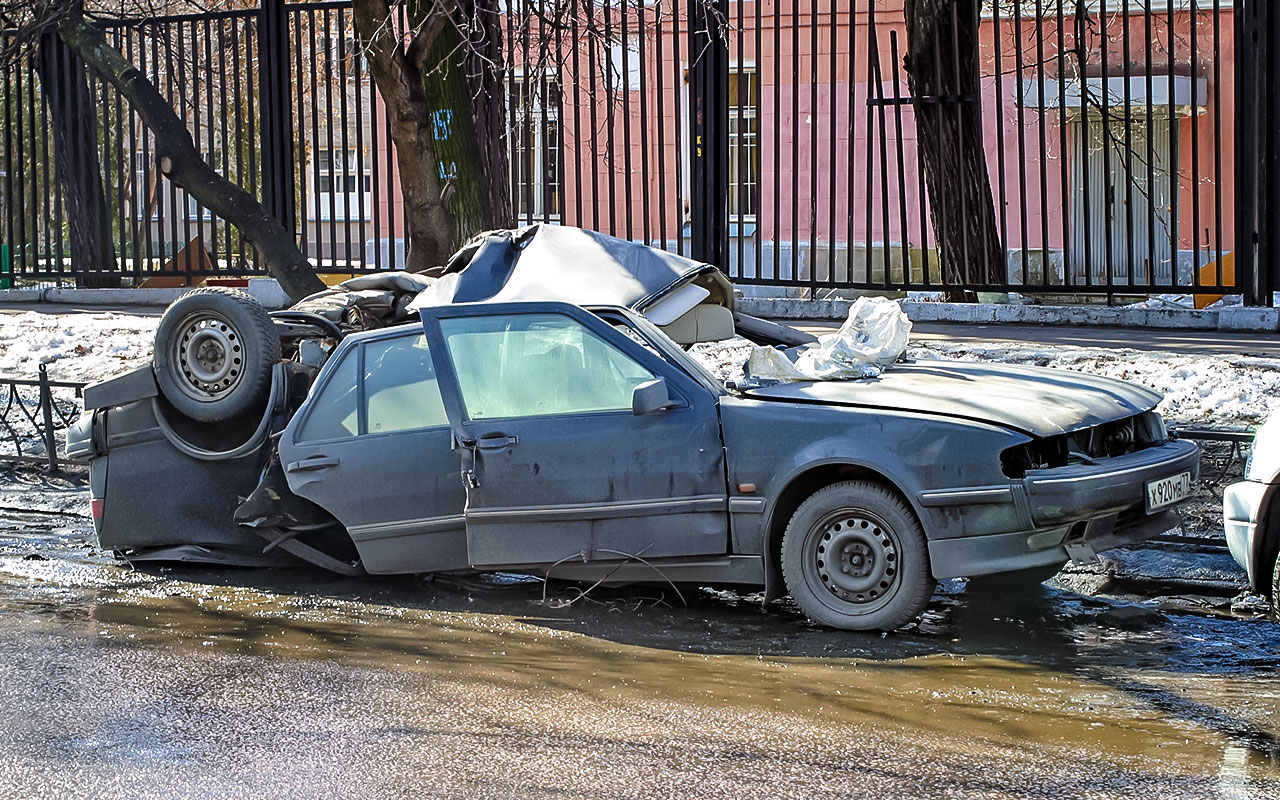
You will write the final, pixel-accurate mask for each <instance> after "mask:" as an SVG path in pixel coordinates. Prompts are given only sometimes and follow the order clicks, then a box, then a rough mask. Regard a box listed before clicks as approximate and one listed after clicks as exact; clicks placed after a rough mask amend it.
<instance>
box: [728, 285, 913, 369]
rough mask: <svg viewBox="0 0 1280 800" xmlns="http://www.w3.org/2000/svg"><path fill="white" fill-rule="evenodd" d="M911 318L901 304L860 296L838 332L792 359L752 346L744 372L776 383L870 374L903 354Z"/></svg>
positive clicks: (771, 349)
mask: <svg viewBox="0 0 1280 800" xmlns="http://www.w3.org/2000/svg"><path fill="white" fill-rule="evenodd" d="M910 338H911V321H910V320H909V319H907V315H906V314H904V313H902V307H901V306H899V305H898V304H897V303H895V302H894V301H892V300H889V299H887V298H884V297H859V298H858V299H857V300H856V301H855V302H854V304H853V305H852V306H851V307H850V308H849V318H848V319H847V320H845V322H844V324H843V325H841V326H840V330H838V331H836V332H835V333H831V334H827V335H826V336H820V337H818V343H817V344H816V345H811V346H809V347H807V348H805V349H804V350H802V351H801V352H800V353H799V355H798V356H797V357H796V359H795V360H794V361H792V360H791V359H789V358H787V356H786V355H785V354H783V353H781V352H780V351H778V350H775V349H773V348H771V347H755V348H753V349H752V351H751V357H750V358H749V359H748V360H747V370H746V371H747V375H748V376H750V377H752V378H764V379H771V380H780V381H836V380H845V379H849V378H874V377H876V376H877V375H879V374H880V371H881V370H883V369H885V368H886V367H888V366H890V365H891V364H893V362H895V361H897V360H898V359H899V358H901V357H902V354H903V352H905V351H906V349H907V342H908V341H909V340H910Z"/></svg>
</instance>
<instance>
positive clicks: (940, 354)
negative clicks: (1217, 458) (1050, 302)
mask: <svg viewBox="0 0 1280 800" xmlns="http://www.w3.org/2000/svg"><path fill="white" fill-rule="evenodd" d="M907 355H908V356H909V357H911V358H918V359H922V358H948V359H956V360H960V361H993V362H1000V363H1006V364H1026V365H1031V366H1041V367H1053V368H1055V369H1066V370H1072V371H1075V372H1084V373H1088V374H1090V375H1102V376H1105V377H1109V378H1119V379H1121V380H1126V381H1132V382H1134V383H1138V384H1141V385H1143V386H1147V387H1150V388H1152V389H1155V390H1156V391H1157V392H1160V393H1161V394H1163V395H1164V400H1163V402H1161V403H1160V405H1159V406H1158V408H1157V410H1158V411H1160V413H1161V414H1163V415H1164V416H1165V418H1166V419H1168V420H1170V421H1173V422H1177V423H1181V424H1195V425H1212V426H1215V427H1222V426H1230V427H1235V426H1245V425H1248V426H1252V425H1257V424H1259V423H1261V422H1262V421H1263V420H1264V419H1266V418H1267V417H1268V416H1269V415H1271V414H1273V413H1276V412H1280V359H1274V358H1261V357H1257V356H1243V355H1218V356H1206V355H1182V354H1178V353H1154V352H1146V351H1140V350H1130V349H1122V350H1111V349H1105V348H1096V347H1095V348H1077V347H1046V346H1043V345H1035V344H1021V343H1005V342H991V343H987V342H982V343H975V344H968V343H966V344H955V343H949V342H927V343H922V342H917V343H915V344H913V346H912V347H911V348H909V349H908V350H907Z"/></svg>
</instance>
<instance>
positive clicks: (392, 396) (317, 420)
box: [298, 333, 449, 442]
mask: <svg viewBox="0 0 1280 800" xmlns="http://www.w3.org/2000/svg"><path fill="white" fill-rule="evenodd" d="M361 355H363V370H358V365H359V364H360V363H361V361H362V359H361ZM361 388H363V390H364V391H363V398H364V399H363V406H362V405H361V401H360V397H361V392H360V389H361ZM448 424H449V418H448V416H447V415H446V414H445V410H444V402H443V401H442V400H441V398H440V387H439V385H438V384H437V383H436V374H435V367H434V365H433V364H432V363H431V354H430V353H429V352H428V351H427V338H426V337H425V336H424V335H422V334H420V333H419V334H409V335H406V336H397V337H394V338H391V339H377V340H374V341H372V342H366V343H364V344H362V345H361V346H360V347H359V348H354V349H352V350H349V351H347V353H346V354H344V355H343V356H342V362H341V363H339V364H338V366H337V368H336V369H335V370H334V372H333V375H332V376H331V377H330V378H329V381H328V382H327V383H326V384H325V385H324V388H323V389H321V390H320V394H319V395H318V396H317V397H316V399H315V401H314V404H313V406H312V409H311V412H310V415H309V416H308V417H307V419H306V422H305V423H304V424H303V426H302V428H301V430H300V431H299V433H298V440H299V441H305V442H317V441H325V440H329V439H344V438H348V437H351V436H358V435H367V434H379V433H392V432H395V431H408V430H418V429H422V428H433V427H443V426H446V425H448Z"/></svg>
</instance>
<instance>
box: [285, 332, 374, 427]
mask: <svg viewBox="0 0 1280 800" xmlns="http://www.w3.org/2000/svg"><path fill="white" fill-rule="evenodd" d="M356 356H357V352H356V350H354V349H352V350H348V351H347V352H346V353H344V354H343V356H342V361H341V362H339V364H338V366H337V368H336V369H334V371H333V374H332V375H331V376H330V377H329V382H328V383H326V384H325V385H324V388H323V389H322V390H321V391H320V396H319V397H317V398H316V399H315V402H314V403H313V404H312V406H311V412H310V413H309V414H308V415H307V419H306V422H304V423H303V425H302V429H301V430H300V431H298V439H299V440H300V441H304V442H318V441H323V440H325V439H344V438H346V437H348V436H355V435H356V433H358V432H359V430H360V428H359V416H358V414H357V411H356V396H357V394H358V392H357V389H356V377H357V376H356V362H357V361H359V359H358V358H357V357H356Z"/></svg>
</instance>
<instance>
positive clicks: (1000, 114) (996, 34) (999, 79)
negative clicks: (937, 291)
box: [991, 0, 1044, 284]
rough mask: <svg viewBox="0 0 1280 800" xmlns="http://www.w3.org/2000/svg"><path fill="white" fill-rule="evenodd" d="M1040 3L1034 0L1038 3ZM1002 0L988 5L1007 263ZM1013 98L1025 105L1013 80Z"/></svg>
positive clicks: (1002, 237) (1002, 241)
mask: <svg viewBox="0 0 1280 800" xmlns="http://www.w3.org/2000/svg"><path fill="white" fill-rule="evenodd" d="M1038 1H1039V0H1037V2H1038ZM1002 2H1005V0H993V2H992V3H991V41H992V49H993V50H994V52H993V54H992V57H993V58H994V59H995V81H996V172H997V173H998V174H997V177H996V183H997V186H998V189H997V191H998V195H999V203H1000V208H999V209H997V211H998V212H999V220H1000V249H1001V252H1003V253H1005V261H1006V262H1007V261H1008V260H1009V256H1008V251H1009V198H1008V176H1007V175H1006V172H1005V162H1006V160H1007V159H1006V157H1005V149H1004V139H1005V137H1004V125H1005V118H1004V51H1003V48H1002V46H1001V45H1002V42H1001V39H1000V33H1001V29H1000V4H1001V3H1002ZM1013 13H1014V14H1017V13H1018V9H1017V8H1016V7H1015V8H1014V12H1013ZM1013 90H1014V96H1015V97H1016V98H1018V99H1017V102H1016V105H1017V107H1018V108H1021V107H1022V106H1023V104H1024V102H1023V99H1022V98H1023V97H1024V95H1025V93H1024V92H1023V91H1022V84H1021V83H1020V82H1019V81H1018V80H1017V78H1016V77H1015V78H1014V82H1013ZM1039 100H1040V108H1041V110H1042V113H1043V109H1044V85H1043V84H1042V85H1041V86H1040V98H1039ZM1023 267H1024V269H1023V273H1022V282H1023V284H1026V282H1027V273H1026V269H1025V267H1026V259H1023Z"/></svg>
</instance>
